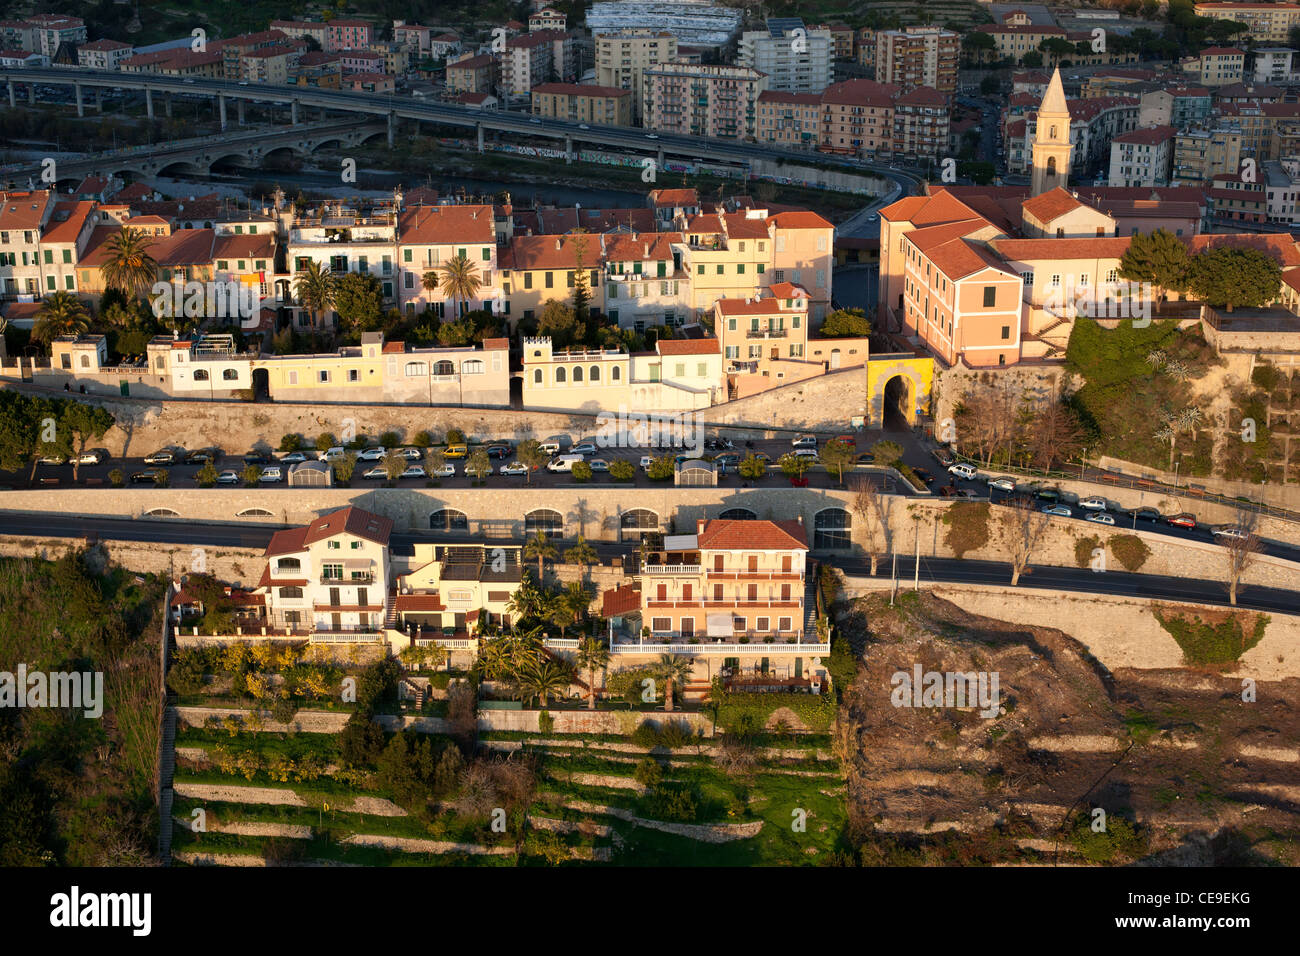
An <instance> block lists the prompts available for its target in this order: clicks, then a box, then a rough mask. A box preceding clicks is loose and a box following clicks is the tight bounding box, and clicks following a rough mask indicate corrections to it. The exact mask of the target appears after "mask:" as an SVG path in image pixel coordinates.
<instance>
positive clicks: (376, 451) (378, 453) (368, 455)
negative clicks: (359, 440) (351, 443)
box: [357, 445, 388, 461]
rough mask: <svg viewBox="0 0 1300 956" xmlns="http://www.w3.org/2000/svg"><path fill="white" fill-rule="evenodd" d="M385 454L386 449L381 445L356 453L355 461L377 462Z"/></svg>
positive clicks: (386, 452)
mask: <svg viewBox="0 0 1300 956" xmlns="http://www.w3.org/2000/svg"><path fill="white" fill-rule="evenodd" d="M386 454H388V449H387V448H385V447H384V446H383V445H376V446H375V447H374V448H363V449H361V451H359V452H357V461H379V460H380V459H382V458H383V457H384V456H385V455H386Z"/></svg>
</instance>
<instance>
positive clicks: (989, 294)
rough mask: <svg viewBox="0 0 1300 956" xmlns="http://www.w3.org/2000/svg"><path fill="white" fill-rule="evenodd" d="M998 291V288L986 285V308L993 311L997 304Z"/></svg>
mask: <svg viewBox="0 0 1300 956" xmlns="http://www.w3.org/2000/svg"><path fill="white" fill-rule="evenodd" d="M997 300H998V290H997V286H991V285H986V286H985V287H984V308H986V309H991V308H993V306H994V305H996V304H997Z"/></svg>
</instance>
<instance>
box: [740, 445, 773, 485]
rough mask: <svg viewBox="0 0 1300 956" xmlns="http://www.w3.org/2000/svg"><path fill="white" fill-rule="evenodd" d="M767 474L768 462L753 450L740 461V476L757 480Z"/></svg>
mask: <svg viewBox="0 0 1300 956" xmlns="http://www.w3.org/2000/svg"><path fill="white" fill-rule="evenodd" d="M766 476H767V462H765V461H761V460H759V458H758V456H756V455H755V454H753V453H752V452H751V453H750V454H748V455H746V456H745V460H744V461H742V462H741V463H740V477H742V478H748V479H749V480H750V481H755V480H757V479H759V478H764V477H766Z"/></svg>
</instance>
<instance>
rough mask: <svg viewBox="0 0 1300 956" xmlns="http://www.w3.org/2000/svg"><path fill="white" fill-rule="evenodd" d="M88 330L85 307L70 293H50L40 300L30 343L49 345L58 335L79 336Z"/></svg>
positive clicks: (88, 321)
mask: <svg viewBox="0 0 1300 956" xmlns="http://www.w3.org/2000/svg"><path fill="white" fill-rule="evenodd" d="M89 328H90V316H88V315H87V314H86V306H85V305H84V304H83V303H82V301H81V300H80V299H78V298H77V297H76V296H75V295H74V294H73V293H71V292H51V293H50V294H49V295H47V296H46V297H45V298H44V299H42V300H41V307H40V308H39V309H38V310H37V311H36V321H35V323H34V324H33V326H32V341H33V342H39V343H41V344H42V345H49V344H50V343H51V342H53V341H54V340H55V339H56V338H58V337H59V336H60V335H81V334H82V333H83V332H85V331H86V330H87V329H89Z"/></svg>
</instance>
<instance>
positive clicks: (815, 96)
mask: <svg viewBox="0 0 1300 956" xmlns="http://www.w3.org/2000/svg"><path fill="white" fill-rule="evenodd" d="M758 101H759V102H760V103H794V104H796V105H800V106H821V105H822V98H821V94H820V93H792V92H789V91H787V90H764V91H763V92H762V93H759V94H758Z"/></svg>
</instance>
